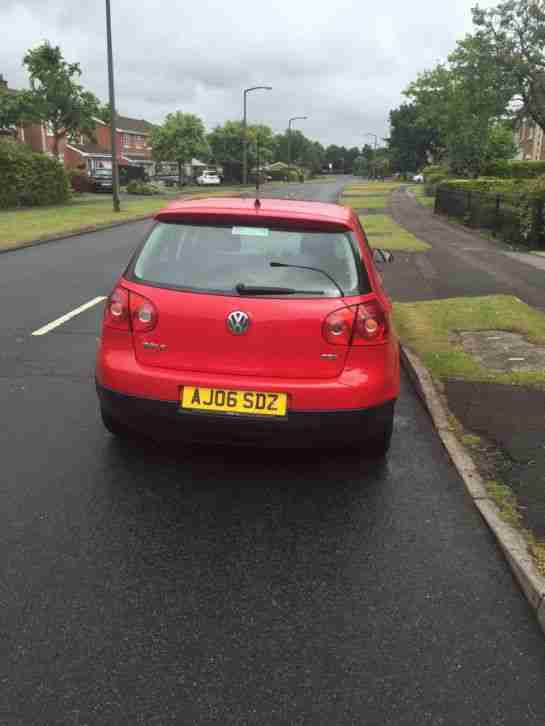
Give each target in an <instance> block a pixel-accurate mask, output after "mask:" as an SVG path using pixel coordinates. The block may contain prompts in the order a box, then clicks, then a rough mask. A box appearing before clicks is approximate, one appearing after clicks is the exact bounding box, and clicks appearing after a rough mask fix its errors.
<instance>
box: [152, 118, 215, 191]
mask: <svg viewBox="0 0 545 726" xmlns="http://www.w3.org/2000/svg"><path fill="white" fill-rule="evenodd" d="M151 145H152V149H153V157H154V159H156V160H157V161H176V162H177V163H178V181H179V183H180V185H181V184H182V176H183V171H182V170H183V165H184V164H187V163H189V162H191V159H192V158H193V157H196V158H199V157H200V158H208V156H209V154H210V147H209V145H208V142H207V141H206V137H205V130H204V124H203V122H202V121H201V119H200V118H199V117H198V116H195V114H192V113H182V112H181V111H176V113H169V114H168V116H167V117H166V119H165V122H164V123H163V125H162V126H157V127H156V128H154V129H153V131H152V132H151Z"/></svg>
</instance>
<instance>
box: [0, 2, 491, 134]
mask: <svg viewBox="0 0 545 726" xmlns="http://www.w3.org/2000/svg"><path fill="white" fill-rule="evenodd" d="M474 4H475V0H450V1H449V2H446V0H412V2H408V1H407V0H389V1H388V2H383V3H381V2H379V0H374V1H373V2H370V0H333V2H331V0H330V1H329V2H325V1H324V0H322V2H317V1H316V0H274V2H273V3H270V2H269V3H267V2H249V0H229V2H226V1H225V0H200V2H199V1H197V2H187V0H111V6H112V32H113V42H114V62H115V80H116V97H117V108H118V113H120V114H124V115H127V116H133V117H136V118H146V119H147V120H149V121H153V122H160V121H161V120H162V119H163V118H164V116H165V114H167V113H169V112H170V111H175V110H182V111H190V112H193V113H196V114H198V115H200V116H201V117H202V118H203V120H204V122H205V124H206V126H207V127H208V128H212V127H213V126H215V125H216V124H221V123H223V122H224V121H225V120H226V119H234V118H240V117H241V114H242V89H243V88H245V87H248V86H252V85H257V84H265V85H270V86H272V87H273V90H272V91H257V92H255V93H252V94H249V95H248V116H249V122H263V123H267V124H269V125H270V126H272V128H273V129H274V130H275V131H282V130H283V129H285V128H286V126H287V121H288V118H289V117H290V116H308V117H309V118H308V120H307V121H301V122H297V123H298V124H299V127H300V128H301V130H302V131H304V133H305V134H306V135H307V136H309V137H310V138H312V139H317V140H319V141H321V142H322V143H323V144H325V145H327V144H332V143H337V144H339V145H345V146H361V145H362V144H363V143H365V142H369V141H370V139H369V138H367V139H366V138H365V137H364V134H365V133H366V132H373V133H376V134H378V135H379V136H380V137H383V136H385V135H387V133H388V112H389V111H390V109H392V108H395V107H396V106H397V105H399V103H400V102H401V101H402V95H401V94H402V91H403V89H404V88H405V87H406V86H407V84H408V83H409V82H410V81H411V80H413V79H414V78H415V77H416V74H417V73H418V72H419V71H421V70H424V69H425V68H430V67H432V66H433V65H434V64H436V63H437V62H438V61H439V60H442V59H444V58H445V57H446V56H447V55H448V53H449V52H450V51H451V50H452V49H453V47H454V45H455V43H456V40H457V39H459V38H461V37H463V36H464V35H465V34H466V33H468V32H471V29H472V25H471V12H470V8H471V6H472V5H474ZM493 4H495V3H494V2H481V5H484V6H489V5H493ZM104 5H105V3H104V0H87V2H80V3H78V2H74V0H0V73H2V74H3V75H4V77H5V78H6V79H7V80H8V83H9V85H10V87H14V88H21V87H24V86H27V85H28V79H27V77H26V73H25V70H24V68H23V67H22V57H23V55H24V53H25V51H26V50H27V49H28V48H30V47H31V46H33V45H36V44H38V43H40V42H41V41H42V40H49V41H50V42H51V43H52V44H55V45H60V46H61V48H62V51H63V53H64V56H65V58H66V59H67V60H69V61H71V62H73V61H79V62H80V64H81V68H82V71H83V75H82V83H83V85H84V86H86V87H87V88H88V89H89V90H92V91H93V92H94V93H96V94H97V95H98V96H99V98H100V99H101V100H102V101H106V100H107V73H106V47H105V19H104Z"/></svg>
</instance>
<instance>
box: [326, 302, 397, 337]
mask: <svg viewBox="0 0 545 726" xmlns="http://www.w3.org/2000/svg"><path fill="white" fill-rule="evenodd" d="M322 330H323V335H324V338H325V339H326V340H327V342H328V343H331V345H374V344H377V343H384V342H385V340H386V339H387V337H388V318H387V316H386V313H385V312H384V310H383V309H382V307H381V305H380V303H379V302H378V300H370V301H369V302H365V303H361V304H360V305H350V306H347V307H344V308H339V310H335V311H334V312H332V313H330V314H329V315H328V316H327V318H326V319H325V320H324V324H323V328H322Z"/></svg>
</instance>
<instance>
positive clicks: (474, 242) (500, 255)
mask: <svg viewBox="0 0 545 726" xmlns="http://www.w3.org/2000/svg"><path fill="white" fill-rule="evenodd" d="M388 212H389V213H390V214H391V215H392V217H393V218H394V219H395V221H396V222H398V223H399V224H401V225H402V226H403V227H406V228H407V229H408V230H409V231H410V232H412V233H413V234H414V235H416V237H419V238H420V239H422V240H424V241H425V242H429V244H431V245H432V249H431V250H429V251H428V252H426V253H419V254H412V255H407V254H402V253H398V254H396V264H395V265H392V266H391V267H390V268H388V270H385V274H384V279H385V281H386V283H387V284H388V289H389V290H390V292H391V294H392V296H393V297H394V298H395V299H396V300H399V301H402V302H409V301H413V300H433V299H439V298H447V297H462V296H467V295H497V294H510V295H516V296H517V297H519V298H520V299H521V300H523V301H524V302H526V303H528V304H529V305H532V306H534V307H537V308H540V309H545V270H543V269H540V267H541V268H543V262H542V259H541V258H540V257H539V256H537V255H532V254H527V255H525V254H524V253H516V254H515V255H513V254H511V253H512V250H511V249H510V248H509V247H508V246H507V245H504V244H502V243H500V242H489V241H488V240H486V239H485V238H484V237H481V236H480V235H479V234H477V233H475V232H472V231H471V230H468V229H467V228H464V227H461V226H460V227H458V226H457V225H455V224H454V223H450V222H446V221H444V220H443V219H441V218H440V217H436V216H435V215H434V214H433V211H432V210H430V209H428V208H426V207H423V206H422V205H420V204H418V202H417V201H416V199H415V197H414V196H413V195H412V194H410V193H409V192H408V191H406V190H404V189H399V190H396V191H394V192H393V194H392V196H391V206H390V208H389V210H388ZM523 260H524V261H523Z"/></svg>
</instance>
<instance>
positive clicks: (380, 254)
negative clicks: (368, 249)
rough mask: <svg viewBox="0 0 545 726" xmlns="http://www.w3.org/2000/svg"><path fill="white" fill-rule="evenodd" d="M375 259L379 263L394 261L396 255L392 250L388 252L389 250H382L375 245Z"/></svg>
mask: <svg viewBox="0 0 545 726" xmlns="http://www.w3.org/2000/svg"><path fill="white" fill-rule="evenodd" d="M373 260H374V261H375V262H378V263H379V264H382V263H384V262H388V263H390V262H393V261H394V256H393V254H392V253H391V252H388V250H381V249H379V248H378V247H375V249H373Z"/></svg>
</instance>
